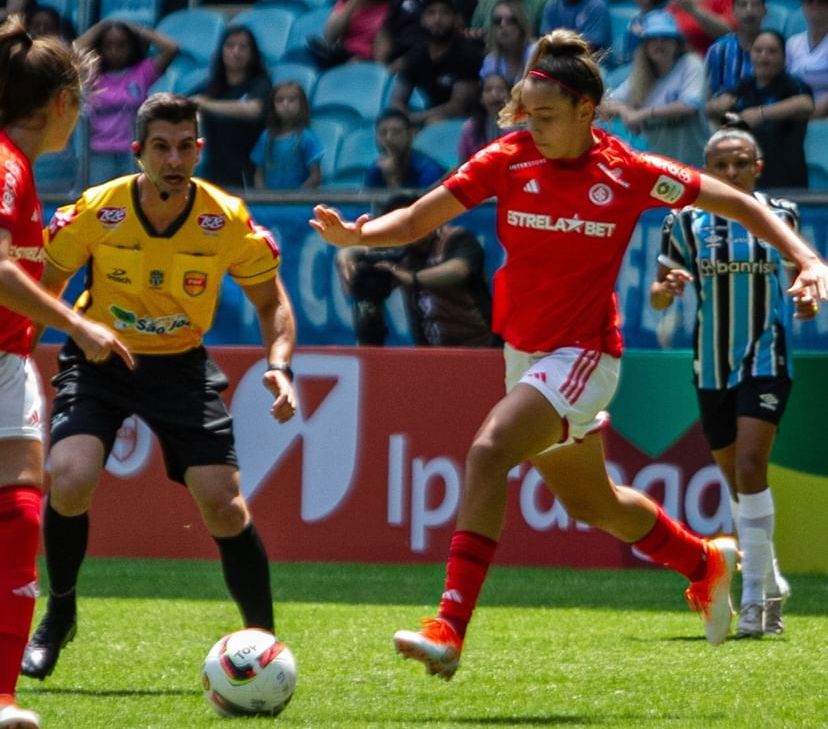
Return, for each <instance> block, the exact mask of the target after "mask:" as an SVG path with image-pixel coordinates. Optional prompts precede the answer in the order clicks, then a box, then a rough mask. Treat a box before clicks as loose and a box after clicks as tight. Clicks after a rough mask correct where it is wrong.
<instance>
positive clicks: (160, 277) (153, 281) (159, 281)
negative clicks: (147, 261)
mask: <svg viewBox="0 0 828 729" xmlns="http://www.w3.org/2000/svg"><path fill="white" fill-rule="evenodd" d="M149 285H150V288H151V289H158V288H161V287H162V286H163V285H164V272H163V271H159V270H158V269H157V268H153V269H152V271H150V272H149Z"/></svg>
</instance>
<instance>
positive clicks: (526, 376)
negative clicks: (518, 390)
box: [503, 344, 621, 448]
mask: <svg viewBox="0 0 828 729" xmlns="http://www.w3.org/2000/svg"><path fill="white" fill-rule="evenodd" d="M503 352H504V357H505V359H506V390H507V391H509V390H511V389H512V388H513V387H514V386H515V385H516V384H518V383H519V382H521V383H523V384H525V385H531V386H532V387H534V388H535V389H536V390H537V391H538V392H540V393H541V394H542V395H543V396H544V397H545V398H546V399H547V400H549V403H550V404H551V405H552V407H553V408H555V411H556V412H557V413H558V415H560V416H561V420H562V421H563V426H564V434H563V437H562V438H561V440H560V441H559V442H558V443H556V444H555V445H554V446H552V447H553V448H558V447H560V446H563V445H570V444H571V443H575V442H577V441H579V440H583V439H584V437H585V436H587V435H589V434H590V433H594V432H595V431H598V430H601V429H602V428H604V427H606V426H607V425H608V424H609V413H608V412H607V411H606V410H605V408H606V407H607V406H608V405H609V403H610V400H612V396H613V395H614V394H615V390H616V388H617V387H618V376H619V374H620V371H621V360H620V359H618V358H617V357H613V356H611V355H609V354H606V353H605V352H596V351H594V350H589V349H581V348H580V347H562V348H561V349H556V350H555V351H554V352H534V353H532V354H529V353H528V352H521V351H520V350H518V349H515V348H514V347H510V346H509V345H508V344H507V345H506V346H505V347H504V350H503Z"/></svg>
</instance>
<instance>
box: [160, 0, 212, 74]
mask: <svg viewBox="0 0 828 729" xmlns="http://www.w3.org/2000/svg"><path fill="white" fill-rule="evenodd" d="M224 27H225V24H224V16H223V15H222V14H221V13H219V12H216V11H215V10H207V9H205V8H191V9H185V10H176V11H175V12H172V13H170V14H169V15H165V16H164V17H163V18H161V20H160V22H159V23H158V26H157V29H158V30H159V31H160V32H161V33H166V34H167V35H169V36H171V37H172V38H175V40H176V41H178V44H179V46H180V47H181V50H180V52H179V54H178V55H177V56H176V57H175V58H174V59H173V62H172V64H171V65H170V68H174V69H175V71H176V72H177V73H178V74H179V75H183V74H184V73H186V72H187V71H190V70H192V69H193V68H202V67H206V66H209V65H210V60H211V59H212V57H213V54H214V53H215V52H216V51H217V50H218V44H219V40H220V39H221V34H222V33H223V32H224Z"/></svg>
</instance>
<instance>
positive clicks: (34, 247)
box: [0, 17, 132, 729]
mask: <svg viewBox="0 0 828 729" xmlns="http://www.w3.org/2000/svg"><path fill="white" fill-rule="evenodd" d="M85 75H86V62H85V61H84V59H83V58H81V57H80V56H78V55H76V54H75V53H74V52H73V51H71V50H70V49H68V48H67V47H66V46H65V45H64V44H63V43H61V42H60V41H59V40H58V39H56V38H42V39H38V40H34V41H33V40H32V39H31V38H30V37H29V35H28V34H27V33H26V31H25V29H24V27H23V24H22V23H21V22H20V20H19V18H17V17H12V18H11V19H9V20H7V21H6V22H5V23H3V24H2V25H0V169H2V173H0V188H2V189H1V190H0V727H2V728H3V729H10V728H11V729H32V727H39V726H40V722H39V719H38V717H37V715H36V714H35V713H34V712H32V711H28V710H25V709H21V708H19V707H18V706H17V705H16V704H15V702H14V692H15V688H16V686H17V678H18V674H19V671H20V659H21V657H22V655H23V649H24V648H25V646H26V641H27V640H28V637H29V628H30V627H31V621H32V612H33V610H34V604H35V595H36V590H37V582H36V575H35V556H36V552H37V545H38V537H39V534H40V501H41V485H42V482H43V436H44V433H43V414H42V400H43V398H42V395H41V391H40V381H39V378H38V376H37V373H36V371H35V369H34V367H33V366H32V362H31V359H30V355H31V351H32V344H33V334H34V329H35V325H34V323H33V322H37V323H38V324H40V325H44V326H51V327H56V328H58V329H62V330H63V331H65V332H68V333H69V334H70V335H71V336H72V338H73V339H74V340H75V341H76V342H77V344H78V345H79V346H80V347H81V348H82V349H83V350H84V352H86V355H87V357H90V358H91V359H94V360H96V361H103V360H104V359H106V358H107V357H109V356H110V354H111V353H112V352H115V353H116V354H118V355H119V356H121V357H123V358H124V360H125V361H126V362H127V363H128V364H130V365H131V364H132V358H131V356H130V354H129V352H128V351H127V350H126V348H125V347H124V345H123V344H122V343H121V342H120V340H119V339H117V338H116V336H115V335H114V334H113V333H112V332H110V331H109V330H108V329H106V328H105V327H102V326H100V325H98V324H95V323H93V322H89V321H87V320H86V319H84V318H83V317H82V316H81V315H80V314H77V313H76V312H74V311H72V309H70V308H69V307H67V306H66V305H64V304H63V303H61V302H60V301H59V300H58V299H56V298H55V297H53V296H51V295H50V294H48V293H46V292H45V291H44V290H43V289H41V288H40V287H39V286H38V285H37V283H36V282H37V281H38V280H39V279H40V276H41V273H42V270H43V260H44V258H43V233H42V229H43V221H42V213H41V208H40V201H39V200H38V198H37V192H36V190H35V186H34V180H33V178H32V163H33V162H34V160H35V159H36V158H37V157H38V156H39V155H41V154H43V153H45V152H58V151H60V150H61V149H63V148H64V147H65V146H66V143H67V141H68V139H69V136H70V134H71V133H72V129H73V128H74V126H75V122H76V121H77V118H78V113H79V110H80V100H81V88H82V84H83V81H84V79H85Z"/></svg>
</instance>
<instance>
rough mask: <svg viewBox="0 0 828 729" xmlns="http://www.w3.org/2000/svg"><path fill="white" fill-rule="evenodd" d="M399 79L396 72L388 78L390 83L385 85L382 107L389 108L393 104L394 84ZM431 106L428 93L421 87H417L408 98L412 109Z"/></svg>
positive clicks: (416, 109) (417, 109) (419, 109)
mask: <svg viewBox="0 0 828 729" xmlns="http://www.w3.org/2000/svg"><path fill="white" fill-rule="evenodd" d="M396 80H397V76H396V74H394V75H393V76H391V77H390V78H389V79H388V84H387V86H386V87H385V93H384V94H383V97H382V108H383V109H387V108H388V107H390V106H391V98H392V96H393V95H394V84H395V82H396ZM429 106H431V104H430V103H429V99H428V94H426V92H425V91H423V90H422V89H420V88H415V89H414V90H413V91H412V92H411V96H410V97H409V98H408V108H409V109H411V111H423V110H425V109H428V107H429Z"/></svg>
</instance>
